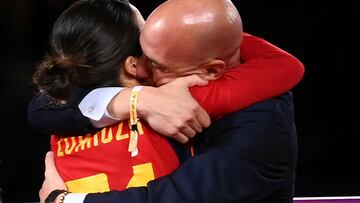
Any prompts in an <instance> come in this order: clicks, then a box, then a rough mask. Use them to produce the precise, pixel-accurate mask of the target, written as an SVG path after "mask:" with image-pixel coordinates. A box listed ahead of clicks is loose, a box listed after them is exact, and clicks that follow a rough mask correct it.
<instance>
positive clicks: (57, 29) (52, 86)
mask: <svg viewBox="0 0 360 203" xmlns="http://www.w3.org/2000/svg"><path fill="white" fill-rule="evenodd" d="M139 35H140V30H139V25H138V22H137V19H136V17H135V12H133V10H132V9H131V7H130V5H129V3H128V1H126V0H80V1H78V2H76V3H74V4H73V5H72V6H70V7H69V8H68V9H67V10H66V11H64V12H63V13H62V14H61V16H60V17H59V18H58V19H57V21H56V23H55V24H54V26H53V30H52V33H51V36H50V46H51V49H50V53H49V54H48V55H47V56H45V58H44V60H43V61H42V62H41V63H40V65H39V66H38V67H37V71H36V72H35V73H34V75H33V82H34V84H35V85H37V86H38V87H39V89H40V90H41V91H45V92H47V94H49V95H50V96H51V97H53V98H56V99H62V100H67V99H69V97H70V95H71V93H72V90H73V89H75V88H81V87H93V88H96V87H105V86H118V85H121V84H119V74H120V71H121V68H120V65H121V63H122V62H124V60H125V59H126V58H127V57H128V56H137V57H139V56H141V55H142V51H141V47H140V44H139Z"/></svg>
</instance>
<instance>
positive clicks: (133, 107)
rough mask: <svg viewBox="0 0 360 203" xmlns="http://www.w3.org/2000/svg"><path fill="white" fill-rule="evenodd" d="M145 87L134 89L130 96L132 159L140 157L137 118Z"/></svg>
mask: <svg viewBox="0 0 360 203" xmlns="http://www.w3.org/2000/svg"><path fill="white" fill-rule="evenodd" d="M142 88H143V86H135V87H133V89H132V91H131V95H130V127H131V129H130V140H129V148H128V151H129V152H131V157H134V156H136V155H138V153H139V151H138V148H137V143H138V139H139V131H138V128H137V123H138V121H139V118H138V116H137V103H138V99H139V94H140V91H141V89H142Z"/></svg>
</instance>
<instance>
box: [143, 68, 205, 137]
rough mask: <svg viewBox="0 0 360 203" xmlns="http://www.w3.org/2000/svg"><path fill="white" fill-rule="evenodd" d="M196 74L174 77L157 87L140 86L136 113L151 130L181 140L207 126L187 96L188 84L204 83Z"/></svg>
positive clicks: (202, 116)
mask: <svg viewBox="0 0 360 203" xmlns="http://www.w3.org/2000/svg"><path fill="white" fill-rule="evenodd" d="M207 84H208V81H206V80H203V79H201V78H200V77H199V76H197V75H191V76H187V77H183V78H178V79H175V80H173V81H172V82H170V83H168V84H165V85H163V86H161V87H159V88H152V87H144V88H143V90H142V91H141V93H140V97H139V102H138V111H139V115H140V116H141V117H142V118H143V119H144V120H146V121H147V122H148V123H149V125H150V126H151V128H152V129H154V130H155V131H157V132H159V133H161V134H163V135H165V136H168V137H171V138H173V139H175V140H177V141H179V142H181V143H186V142H187V141H188V140H189V138H192V137H193V136H195V134H197V133H200V132H201V131H202V129H203V128H207V127H209V125H210V117H209V115H208V114H207V113H206V111H205V110H204V109H203V108H202V107H201V106H200V105H199V104H198V102H197V101H196V100H195V99H194V98H193V97H192V96H191V94H190V92H189V89H188V88H189V87H192V86H195V85H199V86H204V85H207Z"/></svg>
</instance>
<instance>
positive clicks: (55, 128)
mask: <svg viewBox="0 0 360 203" xmlns="http://www.w3.org/2000/svg"><path fill="white" fill-rule="evenodd" d="M88 92H89V90H86V89H83V90H79V91H78V92H77V93H76V95H75V96H74V100H72V101H70V102H68V103H67V104H64V105H61V104H55V103H53V102H52V99H51V98H50V97H49V96H48V95H47V94H45V93H39V94H37V95H35V96H34V98H33V99H32V100H31V102H30V104H29V107H28V123H29V125H30V126H31V127H32V128H33V129H35V130H37V131H39V132H41V133H43V134H45V135H50V134H53V133H56V134H61V135H69V136H71V135H72V136H74V135H80V134H85V133H89V132H94V131H96V130H97V129H96V128H95V127H94V126H93V124H92V123H91V122H90V120H89V119H88V118H87V117H84V116H83V115H82V113H81V111H80V109H79V108H76V105H77V104H78V103H79V102H80V101H79V100H81V98H82V97H84V96H85V95H86V94H87V93H88ZM75 97H76V98H75ZM65 126H66V127H65Z"/></svg>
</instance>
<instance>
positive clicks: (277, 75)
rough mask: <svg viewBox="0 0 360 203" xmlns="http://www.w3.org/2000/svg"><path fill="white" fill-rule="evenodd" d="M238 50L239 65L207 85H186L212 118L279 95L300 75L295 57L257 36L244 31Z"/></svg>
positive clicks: (293, 84) (294, 82)
mask: <svg viewBox="0 0 360 203" xmlns="http://www.w3.org/2000/svg"><path fill="white" fill-rule="evenodd" d="M240 53H241V60H242V61H244V63H243V64H240V65H238V66H237V67H234V68H231V69H229V70H228V71H227V72H225V73H224V75H222V76H221V77H220V78H219V79H217V80H214V81H211V82H210V83H209V85H208V86H205V87H199V86H195V87H192V88H190V92H191V93H192V95H193V97H194V98H195V99H196V100H197V101H198V102H199V103H200V105H201V106H202V107H203V108H204V109H205V110H206V111H207V112H208V114H209V115H210V116H211V117H212V118H214V119H218V118H220V117H222V116H224V115H226V114H229V113H232V112H235V111H238V110H241V109H243V108H245V107H248V106H250V105H251V104H254V103H256V102H259V101H262V100H265V99H269V98H272V97H275V96H278V95H281V94H283V93H285V92H287V91H289V90H290V89H291V88H293V87H294V86H295V85H296V84H298V83H299V82H300V80H301V79H302V77H303V75H304V66H303V64H302V63H301V62H300V61H299V60H298V59H296V58H295V57H294V56H292V55H291V54H289V53H287V52H285V51H284V50H282V49H280V48H278V47H276V46H274V45H273V44H270V43H269V42H267V41H265V40H263V39H261V38H259V37H255V36H252V35H249V34H245V35H244V41H243V44H242V45H241V47H240Z"/></svg>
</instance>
